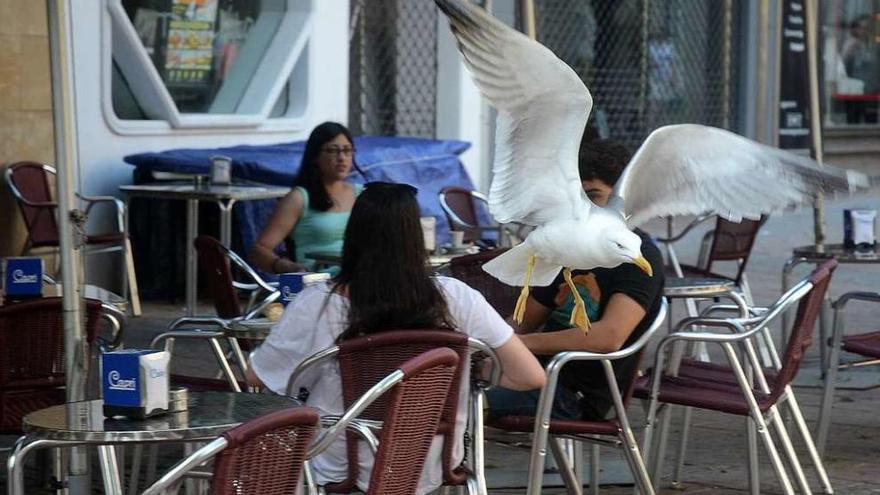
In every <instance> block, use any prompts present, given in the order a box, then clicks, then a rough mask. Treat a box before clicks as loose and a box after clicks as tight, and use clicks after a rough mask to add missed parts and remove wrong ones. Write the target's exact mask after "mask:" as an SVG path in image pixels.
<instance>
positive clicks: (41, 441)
mask: <svg viewBox="0 0 880 495" xmlns="http://www.w3.org/2000/svg"><path fill="white" fill-rule="evenodd" d="M103 405H104V401H102V400H100V399H96V400H87V401H82V402H73V403H70V404H62V405H58V406H52V407H48V408H45V409H40V410H39V411H35V412H32V413H30V414H28V415H27V416H25V417H24V420H23V430H24V436H22V437H21V438H19V439H18V441H17V442H16V444H15V449H14V450H13V452H12V454H11V455H10V456H9V460H8V463H7V469H8V478H7V479H8V480H9V481H8V483H9V490H8V493H9V494H10V495H19V494H24V464H25V461H26V460H27V456H28V455H29V454H30V453H31V452H33V451H34V450H36V449H39V448H50V447H60V448H65V447H73V446H80V445H86V446H99V449H101V450H100V454H101V455H100V456H99V457H100V459H101V470H102V472H103V474H104V487H105V493H107V494H119V495H121V494H122V482H121V480H120V479H119V470H118V467H117V465H116V456H115V453H114V451H113V449H112V447H110V446H111V445H123V444H143V443H164V442H195V441H206V440H213V439H215V438H217V437H218V436H220V435H221V434H222V433H223V432H225V431H226V430H229V429H230V428H234V427H236V426H238V425H240V424H241V423H244V422H246V421H249V420H251V419H254V418H256V417H259V416H262V415H264V414H268V413H270V412H273V411H277V410H280V409H284V408H288V407H298V406H300V405H302V403H301V402H299V401H298V400H296V399H294V398H291V397H283V396H278V395H272V394H244V393H235V392H190V393H189V397H188V400H187V410H186V411H182V412H178V413H167V414H163V415H161V416H156V417H152V418H147V419H144V420H137V419H128V418H122V417H114V418H105V417H104V412H103Z"/></svg>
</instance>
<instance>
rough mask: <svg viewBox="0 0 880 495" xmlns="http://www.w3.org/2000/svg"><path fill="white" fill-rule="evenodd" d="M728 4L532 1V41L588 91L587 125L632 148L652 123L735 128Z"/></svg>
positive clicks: (732, 18)
mask: <svg viewBox="0 0 880 495" xmlns="http://www.w3.org/2000/svg"><path fill="white" fill-rule="evenodd" d="M736 16H737V12H736V9H734V8H733V5H732V0H663V1H650V0H535V24H536V32H537V39H538V41H540V42H541V43H543V44H544V45H546V46H547V47H548V48H550V49H551V50H553V52H554V53H556V55H557V56H559V57H560V58H561V59H562V60H564V61H565V62H566V63H568V64H569V65H571V66H572V68H574V70H575V71H576V72H577V73H578V74H579V75H580V76H581V78H582V79H583V80H584V83H585V84H586V85H587V87H588V88H590V91H591V92H592V94H593V114H592V115H591V117H590V125H592V126H593V127H595V128H596V130H597V132H598V133H599V134H600V135H602V136H603V137H604V136H609V137H613V138H615V139H618V140H620V141H622V142H624V143H625V144H627V145H629V146H631V147H635V146H637V145H638V144H640V143H641V141H642V140H643V139H644V138H645V136H647V134H648V133H649V132H650V131H651V130H653V129H655V128H656V127H658V126H661V125H665V124H672V123H681V122H692V123H701V124H709V125H714V126H718V127H724V128H730V127H732V126H735V125H736V115H734V109H735V106H734V105H733V104H732V101H733V98H734V97H735V95H736V80H737V74H736V73H735V67H737V57H738V53H737V50H736V47H737V44H736V43H733V42H732V37H733V33H734V32H735V29H734V27H735V26H736V25H737V24H736V23H737V22H738V19H737V18H736Z"/></svg>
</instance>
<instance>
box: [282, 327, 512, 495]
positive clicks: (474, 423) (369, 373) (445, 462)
mask: <svg viewBox="0 0 880 495" xmlns="http://www.w3.org/2000/svg"><path fill="white" fill-rule="evenodd" d="M438 347H448V348H450V349H452V350H454V351H455V352H456V353H457V354H458V357H459V359H460V360H461V361H462V362H469V360H470V355H471V353H472V352H479V353H480V354H481V355H483V356H485V357H487V358H488V359H490V360H491V362H492V364H493V366H492V368H491V369H492V371H491V376H490V378H489V380H488V381H483V380H480V379H478V378H476V377H474V376H471V382H473V386H472V387H470V388H463V387H467V386H468V383H466V382H463V380H464V379H465V377H466V376H467V375H468V374H466V373H465V372H464V370H465V366H459V367H458V369H457V371H456V374H455V377H454V380H453V383H452V386H451V387H450V389H449V393H448V394H447V397H446V401H445V403H444V404H445V405H444V406H443V407H442V409H443V414H442V415H441V417H440V423H439V427H438V429H437V434H438V435H442V436H443V453H442V466H443V479H444V485H447V486H465V487H466V488H467V490H468V492H469V493H479V494H485V493H487V489H486V480H485V473H484V469H483V463H484V451H483V403H484V397H483V392H484V391H485V390H488V389H490V388H492V387H493V386H495V385H496V384H497V383H498V380H499V378H500V375H501V368H500V365H499V361H498V358H497V356H496V355H495V352H494V351H493V350H492V349H491V348H490V347H488V346H487V345H485V344H484V343H482V342H480V341H479V340H477V339H473V338H470V337H468V336H467V335H465V334H463V333H460V332H454V331H450V330H394V331H387V332H381V333H376V334H372V335H367V336H364V337H358V338H354V339H349V340H346V341H344V342H341V343H340V344H339V345H337V346H333V347H330V348H327V349H325V350H323V351H320V352H318V353H316V354H314V355H312V356H311V357H309V358H308V359H306V360H305V361H303V362H302V363H301V364H300V365H299V367H297V369H296V370H295V371H294V372H293V374H292V375H291V377H290V380H289V381H288V386H287V394H288V395H292V394H293V392H294V390H293V387H294V385H295V383H296V381H297V379H298V378H299V377H300V376H301V375H302V374H303V373H304V372H306V371H307V370H309V369H310V368H312V367H314V366H316V365H318V364H319V363H323V362H326V361H329V360H332V359H335V360H336V361H337V362H338V364H339V371H340V376H341V379H342V387H343V403H344V405H345V407H352V405H353V404H354V402H355V401H356V400H357V399H358V398H359V397H361V396H363V394H364V393H365V392H366V391H367V390H368V389H369V388H370V387H371V386H373V384H375V383H376V382H377V381H379V380H380V379H381V378H382V377H383V376H385V375H387V374H388V373H389V372H390V371H391V370H393V369H395V367H396V366H399V365H400V363H402V362H404V361H406V360H407V359H411V358H412V357H413V356H417V355H418V354H420V353H422V352H425V351H426V350H430V349H435V348H438ZM464 394H469V395H467V396H466V397H467V398H468V400H469V404H468V415H469V427H468V435H467V436H468V437H469V439H470V444H469V445H466V446H465V448H466V449H467V453H466V454H465V459H467V460H469V464H464V463H462V464H455V463H454V459H453V448H454V443H455V440H456V436H459V435H461V434H462V433H463V432H457V431H456V420H457V415H458V410H459V406H458V404H459V401H460V400H462V399H463V397H465V396H464ZM388 407H389V406H388V403H387V401H386V400H379V401H377V402H376V403H375V404H373V405H372V406H371V407H369V408H367V409H366V410H365V411H364V414H363V415H361V419H366V420H374V421H375V420H381V419H382V418H383V417H384V415H385V414H386V411H387V409H388ZM348 441H349V447H348V454H347V455H348V466H349V472H348V477H347V478H346V479H345V480H344V481H342V482H339V483H334V484H332V485H328V486H326V487H325V489H326V490H327V492H328V493H348V492H349V491H351V490H352V489H354V488H355V481H356V480H357V474H358V471H357V466H358V463H357V458H358V452H357V446H356V443H357V441H358V438H357V437H356V436H355V435H354V434H353V433H349V435H348Z"/></svg>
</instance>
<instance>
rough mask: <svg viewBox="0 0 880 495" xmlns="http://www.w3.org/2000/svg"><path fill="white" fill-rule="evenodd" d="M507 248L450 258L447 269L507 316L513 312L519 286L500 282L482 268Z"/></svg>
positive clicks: (503, 315) (501, 313) (499, 312)
mask: <svg viewBox="0 0 880 495" xmlns="http://www.w3.org/2000/svg"><path fill="white" fill-rule="evenodd" d="M507 249H508V248H501V249H493V250H491V251H485V252H482V253H477V254H471V255H467V256H458V257H456V258H452V261H451V262H450V263H449V271H450V273H451V274H452V276H453V277H455V278H457V279H459V280H461V281H462V282H464V283H466V284H468V285H469V286H470V287H471V288H473V289H475V290H476V291H477V292H479V293H480V294H482V295H483V297H485V298H486V301H488V302H489V305H491V306H492V307H493V308H495V311H497V312H498V314H500V315H501V316H502V317H504V318H507V317H508V316H510V315H512V314H513V309H514V308H515V307H516V299H517V298H518V297H519V293H520V290H521V289H522V288H521V287H512V286H510V285H507V284H505V283H504V282H501V281H500V280H498V279H496V278H495V277H493V276H491V275H489V274H488V273H486V271H485V270H483V265H484V264H486V263H487V262H489V261H490V260H492V259H493V258H495V257H496V256H499V255H501V254H503V253H504V252H506V251H507Z"/></svg>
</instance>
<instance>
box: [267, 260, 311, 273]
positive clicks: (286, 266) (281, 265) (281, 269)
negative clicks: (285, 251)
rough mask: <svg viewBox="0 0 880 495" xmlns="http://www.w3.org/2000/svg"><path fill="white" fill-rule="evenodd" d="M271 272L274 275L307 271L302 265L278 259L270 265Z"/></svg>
mask: <svg viewBox="0 0 880 495" xmlns="http://www.w3.org/2000/svg"><path fill="white" fill-rule="evenodd" d="M272 270H273V271H274V272H275V273H291V272H307V271H309V270H308V268H306V267H305V266H304V265H301V264H299V263H297V262H295V261H293V260H291V259H288V258H284V257H282V258H278V259H277V260H275V263H273V264H272Z"/></svg>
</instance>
